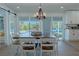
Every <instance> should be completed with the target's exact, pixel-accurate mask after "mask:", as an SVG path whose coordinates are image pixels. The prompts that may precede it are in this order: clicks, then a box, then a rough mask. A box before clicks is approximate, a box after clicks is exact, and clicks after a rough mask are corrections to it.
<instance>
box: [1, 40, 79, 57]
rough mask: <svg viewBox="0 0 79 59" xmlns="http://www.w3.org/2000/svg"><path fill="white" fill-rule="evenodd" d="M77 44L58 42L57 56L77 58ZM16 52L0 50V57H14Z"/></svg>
mask: <svg viewBox="0 0 79 59" xmlns="http://www.w3.org/2000/svg"><path fill="white" fill-rule="evenodd" d="M78 43H79V42H77V44H76V42H75V43H74V42H65V41H59V42H58V56H79V44H78ZM15 53H16V51H15V50H13V48H11V47H3V48H0V56H13V55H14V56H15V55H16V54H15Z"/></svg>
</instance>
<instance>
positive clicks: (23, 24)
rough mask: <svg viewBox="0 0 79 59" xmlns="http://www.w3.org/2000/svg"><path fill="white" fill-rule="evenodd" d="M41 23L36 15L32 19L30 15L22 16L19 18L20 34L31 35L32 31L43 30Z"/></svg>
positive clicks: (23, 35)
mask: <svg viewBox="0 0 79 59" xmlns="http://www.w3.org/2000/svg"><path fill="white" fill-rule="evenodd" d="M40 24H41V23H40V20H37V19H35V18H34V17H31V18H30V19H29V18H28V17H26V18H20V20H19V27H20V29H19V30H20V31H19V32H20V36H22V37H31V36H32V35H31V33H32V32H34V31H40V30H41V26H40Z"/></svg>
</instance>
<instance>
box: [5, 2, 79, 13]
mask: <svg viewBox="0 0 79 59" xmlns="http://www.w3.org/2000/svg"><path fill="white" fill-rule="evenodd" d="M5 5H6V6H7V7H8V8H10V9H12V10H13V11H14V12H16V13H35V12H36V11H37V10H38V7H39V5H40V4H39V3H5ZM17 6H19V7H20V8H17ZM61 6H63V7H64V8H60V7H61ZM42 9H43V11H44V12H46V13H52V12H63V11H64V10H79V3H42Z"/></svg>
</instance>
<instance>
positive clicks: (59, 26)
mask: <svg viewBox="0 0 79 59" xmlns="http://www.w3.org/2000/svg"><path fill="white" fill-rule="evenodd" d="M51 25H52V36H56V37H58V39H59V40H62V39H63V20H62V17H53V18H52V24H51Z"/></svg>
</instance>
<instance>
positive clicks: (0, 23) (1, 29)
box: [0, 16, 4, 36]
mask: <svg viewBox="0 0 79 59" xmlns="http://www.w3.org/2000/svg"><path fill="white" fill-rule="evenodd" d="M0 36H4V23H3V17H1V16H0Z"/></svg>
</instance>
